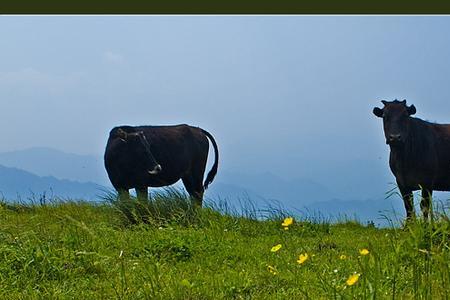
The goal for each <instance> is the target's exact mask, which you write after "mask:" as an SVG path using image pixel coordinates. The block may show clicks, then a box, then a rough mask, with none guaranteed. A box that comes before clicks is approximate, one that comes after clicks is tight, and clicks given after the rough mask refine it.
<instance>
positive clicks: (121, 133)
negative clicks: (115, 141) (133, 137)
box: [117, 128, 128, 142]
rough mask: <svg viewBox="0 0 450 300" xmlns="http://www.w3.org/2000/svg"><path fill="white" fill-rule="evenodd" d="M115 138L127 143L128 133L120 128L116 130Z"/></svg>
mask: <svg viewBox="0 0 450 300" xmlns="http://www.w3.org/2000/svg"><path fill="white" fill-rule="evenodd" d="M117 136H118V137H119V139H121V140H122V141H123V142H126V141H127V138H128V133H126V132H125V131H124V130H123V129H122V128H119V129H118V130H117Z"/></svg>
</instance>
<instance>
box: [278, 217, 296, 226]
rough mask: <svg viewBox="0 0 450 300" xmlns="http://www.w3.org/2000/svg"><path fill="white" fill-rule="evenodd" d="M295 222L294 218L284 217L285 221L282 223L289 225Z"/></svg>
mask: <svg viewBox="0 0 450 300" xmlns="http://www.w3.org/2000/svg"><path fill="white" fill-rule="evenodd" d="M293 222H294V218H292V217H289V218H286V219H284V221H283V223H281V226H283V227H288V226H289V225H292V223H293Z"/></svg>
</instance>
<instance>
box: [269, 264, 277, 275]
mask: <svg viewBox="0 0 450 300" xmlns="http://www.w3.org/2000/svg"><path fill="white" fill-rule="evenodd" d="M267 269H268V270H269V272H270V273H272V274H273V275H277V274H278V271H277V269H275V268H274V267H272V266H267Z"/></svg>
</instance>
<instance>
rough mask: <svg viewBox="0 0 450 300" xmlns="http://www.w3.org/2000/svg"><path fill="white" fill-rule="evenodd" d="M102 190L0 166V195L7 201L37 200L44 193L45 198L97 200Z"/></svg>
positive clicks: (83, 183) (102, 188)
mask: <svg viewBox="0 0 450 300" xmlns="http://www.w3.org/2000/svg"><path fill="white" fill-rule="evenodd" d="M104 190H105V187H102V186H100V185H98V184H95V183H91V182H77V181H71V180H61V179H56V178H55V177H52V176H45V177H41V176H37V175H34V174H32V173H29V172H26V171H23V170H19V169H16V168H8V167H4V166H1V165H0V195H1V196H2V197H3V198H5V199H7V200H22V201H26V200H27V199H29V198H36V197H37V198H39V197H41V196H42V195H44V193H45V194H46V196H47V197H52V196H57V197H60V198H64V199H83V200H98V198H99V197H98V196H99V195H101V194H102V193H103V191H104ZM35 200H37V199H35Z"/></svg>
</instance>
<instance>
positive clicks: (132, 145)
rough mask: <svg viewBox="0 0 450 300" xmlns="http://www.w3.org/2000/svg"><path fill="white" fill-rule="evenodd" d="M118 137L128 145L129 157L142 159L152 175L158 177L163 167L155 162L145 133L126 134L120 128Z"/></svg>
mask: <svg viewBox="0 0 450 300" xmlns="http://www.w3.org/2000/svg"><path fill="white" fill-rule="evenodd" d="M117 137H118V138H119V139H120V140H121V142H123V143H126V145H127V149H128V151H127V152H128V155H132V156H134V157H135V158H137V159H142V160H143V161H142V163H143V165H144V166H145V167H146V169H147V170H148V173H149V174H151V175H156V174H158V173H159V172H161V170H162V168H161V165H160V164H159V163H158V162H157V161H156V160H155V157H154V156H153V154H152V152H151V151H150V145H149V143H148V141H147V138H146V137H145V134H144V132H142V131H137V132H126V131H125V130H123V129H121V128H119V129H118V130H117Z"/></svg>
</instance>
